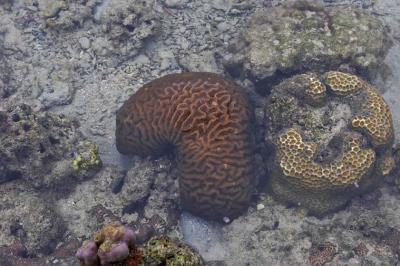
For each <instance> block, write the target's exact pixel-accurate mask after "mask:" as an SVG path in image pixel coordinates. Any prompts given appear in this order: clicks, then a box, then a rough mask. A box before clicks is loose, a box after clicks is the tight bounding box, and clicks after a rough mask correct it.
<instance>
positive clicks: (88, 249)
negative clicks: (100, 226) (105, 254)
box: [75, 240, 99, 266]
mask: <svg viewBox="0 0 400 266" xmlns="http://www.w3.org/2000/svg"><path fill="white" fill-rule="evenodd" d="M98 249H99V247H98V246H97V244H96V242H94V241H93V240H90V241H88V242H86V243H84V244H83V245H82V247H80V248H79V249H78V251H77V252H76V254H75V256H76V257H77V258H78V259H79V260H80V261H81V264H82V265H85V266H95V265H99V258H98V257H97V250H98Z"/></svg>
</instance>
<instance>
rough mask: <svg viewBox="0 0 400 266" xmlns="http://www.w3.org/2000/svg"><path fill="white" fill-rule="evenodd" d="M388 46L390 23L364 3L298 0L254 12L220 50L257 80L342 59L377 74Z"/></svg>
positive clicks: (227, 61)
mask: <svg viewBox="0 0 400 266" xmlns="http://www.w3.org/2000/svg"><path fill="white" fill-rule="evenodd" d="M371 32H373V34H371V35H370V33H371ZM390 46H391V40H390V38H389V36H388V29H387V28H385V26H384V25H383V24H382V23H381V22H380V21H379V20H378V19H376V18H374V17H371V16H370V15H368V14H367V13H365V12H364V11H362V10H360V9H356V8H352V7H349V6H347V7H342V6H341V7H323V6H320V5H318V4H314V3H311V2H306V1H297V2H293V3H290V4H285V5H282V6H279V7H275V8H269V9H261V10H259V11H257V12H255V13H254V14H253V15H252V16H251V18H250V21H249V23H248V25H247V26H246V28H245V29H244V30H243V32H242V34H241V35H240V37H239V38H237V39H234V40H233V41H232V44H231V45H230V47H229V48H228V51H230V53H226V54H223V55H222V56H223V59H224V64H225V66H226V68H227V69H228V71H229V70H230V69H234V70H235V71H237V69H242V73H241V75H244V76H248V77H250V78H251V79H252V80H254V81H255V82H260V81H263V82H265V80H274V79H276V78H277V77H276V76H279V75H287V74H290V73H294V72H297V73H299V72H300V73H301V72H305V71H310V70H311V71H321V72H325V71H327V70H331V69H337V68H338V67H340V66H341V65H342V64H346V65H349V66H350V67H354V68H356V69H357V70H358V71H360V72H362V73H363V72H364V73H366V75H367V76H374V75H376V72H377V71H378V70H379V69H378V68H379V67H381V65H382V61H383V59H384V58H385V55H386V54H387V52H388V49H389V48H390ZM231 72H232V71H231ZM234 74H238V73H234Z"/></svg>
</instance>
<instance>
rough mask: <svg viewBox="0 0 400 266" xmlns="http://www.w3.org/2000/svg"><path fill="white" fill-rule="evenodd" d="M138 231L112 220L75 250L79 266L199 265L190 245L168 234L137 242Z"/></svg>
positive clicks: (198, 257) (198, 258) (199, 260)
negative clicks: (139, 244) (139, 243)
mask: <svg viewBox="0 0 400 266" xmlns="http://www.w3.org/2000/svg"><path fill="white" fill-rule="evenodd" d="M137 239H138V231H133V230H132V229H130V228H128V227H126V226H124V225H121V224H119V223H113V224H109V225H106V226H105V227H103V228H102V229H101V230H99V231H97V232H96V233H95V234H94V235H93V236H92V238H91V240H89V241H85V242H84V243H83V245H82V246H81V247H80V248H79V249H78V251H77V252H76V257H77V258H78V259H79V261H80V262H81V265H82V266H99V265H114V266H139V265H169V266H202V265H204V264H203V259H202V258H201V256H200V255H199V254H197V252H195V251H194V250H193V249H192V248H191V247H190V246H188V245H186V244H184V243H183V242H181V241H179V240H173V239H171V238H169V237H168V236H157V237H152V238H151V239H150V240H148V241H147V242H146V243H145V244H144V245H143V247H140V246H138V245H137Z"/></svg>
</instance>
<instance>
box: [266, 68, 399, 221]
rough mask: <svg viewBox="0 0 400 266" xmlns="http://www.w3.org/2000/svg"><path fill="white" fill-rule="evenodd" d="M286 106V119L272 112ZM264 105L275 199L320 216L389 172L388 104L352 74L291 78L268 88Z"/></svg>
mask: <svg viewBox="0 0 400 266" xmlns="http://www.w3.org/2000/svg"><path fill="white" fill-rule="evenodd" d="M328 92H329V93H328ZM288 102H290V103H291V107H290V109H288V110H290V113H289V114H288V113H286V114H285V115H284V117H283V115H281V114H280V113H276V112H277V111H278V110H281V107H279V106H280V105H281V104H284V105H287V103H288ZM268 103H269V105H268V106H269V108H268V109H267V110H266V122H267V134H266V140H267V142H268V143H269V144H270V145H271V146H272V147H273V149H274V152H273V155H272V156H271V160H270V161H271V165H272V173H271V180H270V185H271V189H272V192H273V194H274V195H275V196H276V197H277V198H278V199H280V200H282V201H284V202H288V203H292V204H295V205H299V206H301V207H303V208H306V209H308V210H309V213H310V214H314V215H317V216H320V215H324V214H326V213H328V212H331V211H334V210H336V209H338V208H340V207H342V206H343V205H345V204H346V203H347V202H348V201H349V200H350V199H351V198H353V197H354V196H357V195H360V194H363V193H365V192H367V191H368V190H370V189H372V188H373V187H375V186H376V185H377V184H379V182H380V181H381V180H382V176H383V175H387V174H388V173H390V171H391V169H392V168H393V166H394V159H393V156H392V154H391V146H392V143H393V125H392V116H391V113H390V110H389V107H388V105H387V104H386V102H385V101H384V100H383V98H382V97H381V96H380V95H379V93H378V91H377V90H376V89H375V88H374V87H372V86H371V85H370V84H368V83H367V82H365V81H364V80H362V79H360V78H359V77H357V76H355V75H351V74H347V73H342V72H334V71H331V72H327V73H325V74H324V75H322V76H321V77H320V78H318V77H317V75H316V74H303V75H297V76H294V77H292V78H290V79H288V80H286V81H283V82H282V83H281V84H279V85H278V86H276V87H274V88H273V90H272V93H271V95H270V97H269V99H268ZM282 118H284V119H285V121H282V120H281V119H282Z"/></svg>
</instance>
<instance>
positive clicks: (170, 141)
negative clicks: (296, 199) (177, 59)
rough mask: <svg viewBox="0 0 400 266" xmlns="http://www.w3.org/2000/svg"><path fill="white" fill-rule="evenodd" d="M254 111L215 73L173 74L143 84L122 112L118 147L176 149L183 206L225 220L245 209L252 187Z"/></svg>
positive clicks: (157, 151)
mask: <svg viewBox="0 0 400 266" xmlns="http://www.w3.org/2000/svg"><path fill="white" fill-rule="evenodd" d="M252 121H253V112H252V108H251V105H250V104H249V103H248V101H247V98H246V96H245V94H244V92H243V91H241V89H240V88H239V87H238V86H236V85H235V84H234V83H233V82H230V81H228V80H226V79H223V78H221V77H219V76H218V75H215V74H212V73H182V74H172V75H167V76H164V77H161V78H159V79H156V80H154V81H152V82H150V83H148V84H146V85H144V86H143V87H142V88H140V89H139V91H138V92H137V93H135V94H134V95H133V96H131V98H130V99H128V100H127V101H126V102H125V103H124V105H123V106H122V107H121V109H120V110H119V111H118V113H117V129H116V142H117V149H118V151H119V152H121V153H123V154H137V155H140V156H150V155H152V156H153V155H161V154H163V153H165V152H166V151H167V150H168V148H169V147H171V146H172V147H174V148H175V152H176V159H177V166H178V170H179V174H180V176H179V186H180V197H181V203H182V207H183V208H184V209H186V210H188V211H190V212H192V213H194V214H197V215H200V216H203V217H206V218H211V219H217V220H220V219H222V218H224V217H228V218H230V219H232V218H235V217H237V216H238V215H240V214H241V213H242V212H243V211H245V210H246V208H247V206H248V204H249V201H250V195H251V192H252V190H253V188H254V183H255V180H254V175H253V168H252V162H253V145H254V137H253V131H252V124H253V123H252Z"/></svg>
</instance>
